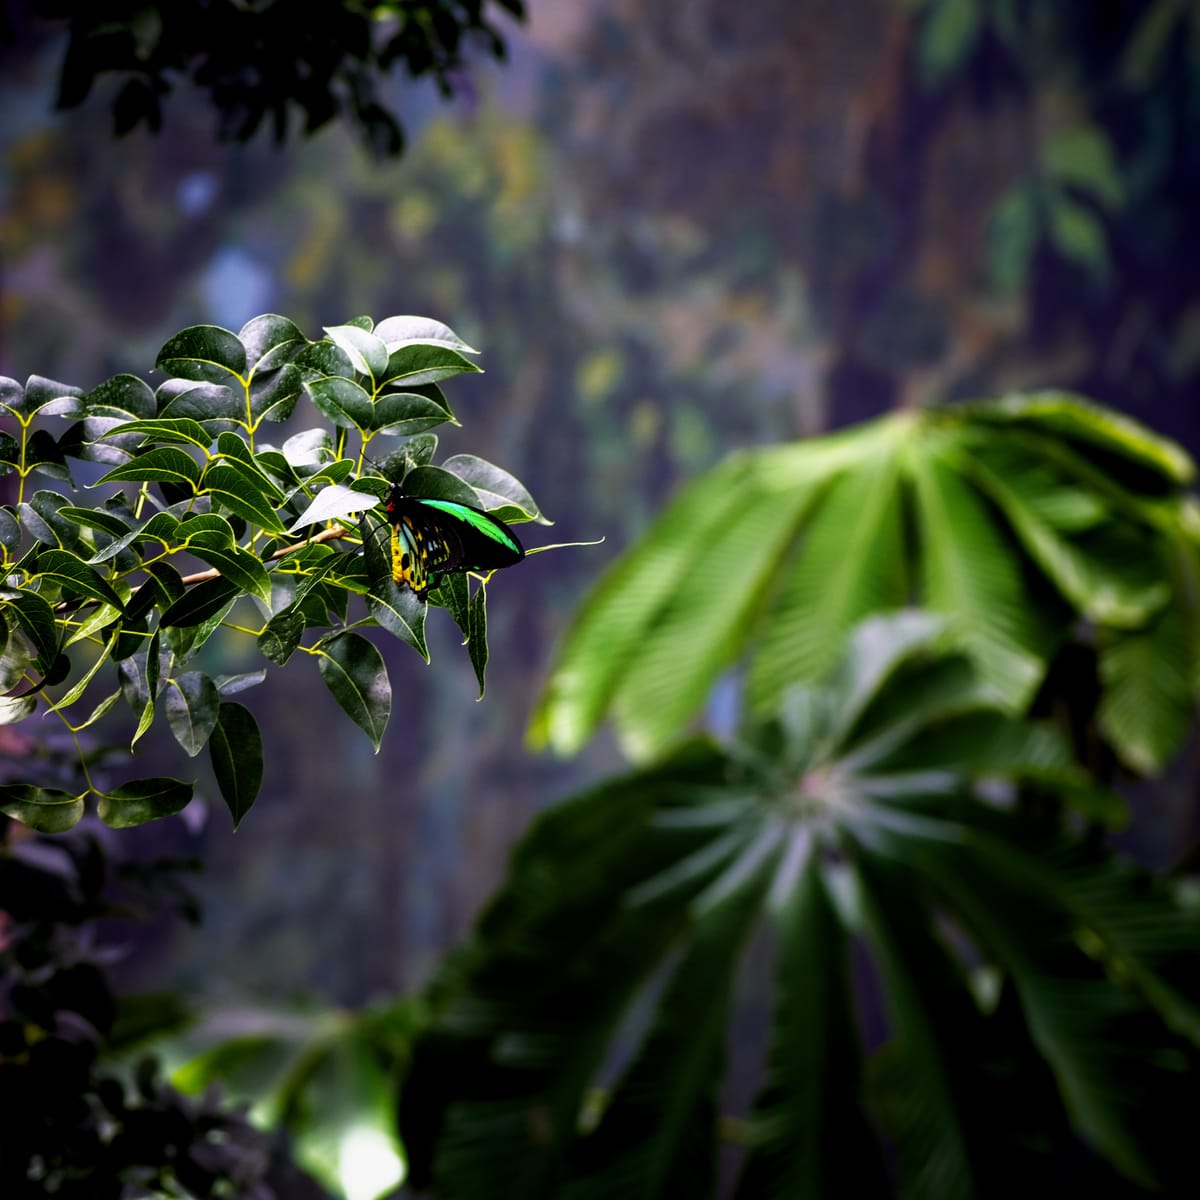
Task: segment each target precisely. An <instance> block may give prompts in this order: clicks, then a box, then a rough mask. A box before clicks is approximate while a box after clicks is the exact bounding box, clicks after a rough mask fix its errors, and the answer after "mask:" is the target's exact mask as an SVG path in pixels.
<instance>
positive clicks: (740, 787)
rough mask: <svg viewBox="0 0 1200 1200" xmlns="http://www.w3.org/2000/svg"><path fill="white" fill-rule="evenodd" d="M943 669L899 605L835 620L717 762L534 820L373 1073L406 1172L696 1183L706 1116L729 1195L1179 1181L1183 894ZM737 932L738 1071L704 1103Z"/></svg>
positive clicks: (1188, 1005) (671, 758) (476, 1182)
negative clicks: (397, 1059) (757, 1031)
mask: <svg viewBox="0 0 1200 1200" xmlns="http://www.w3.org/2000/svg"><path fill="white" fill-rule="evenodd" d="M973 658H974V655H971V654H967V653H964V652H963V648H962V646H961V643H959V644H956V640H955V639H953V638H947V636H946V631H945V627H944V624H943V623H942V622H941V621H939V620H938V619H937V618H934V617H931V616H930V615H928V614H925V613H918V612H909V613H903V614H899V615H895V616H891V617H887V618H875V619H873V620H869V621H866V622H864V623H862V624H860V625H859V626H858V627H857V628H856V630H855V631H854V632H853V634H852V635H851V636H850V639H849V643H848V647H847V649H846V651H845V654H844V656H843V658H842V662H841V666H840V669H839V670H838V671H837V672H836V673H835V674H834V676H833V678H832V680H831V681H830V682H829V683H828V684H827V685H826V686H824V687H810V688H804V687H801V688H793V689H790V690H788V691H787V692H785V693H784V694H783V695H782V697H780V698H779V699H778V700H777V701H776V702H775V703H774V704H773V705H772V706H771V712H770V714H769V715H768V716H766V718H765V719H764V720H762V721H755V722H753V723H751V724H748V725H747V726H746V727H745V728H744V729H743V730H742V733H741V736H740V738H739V739H738V740H737V741H736V742H735V743H734V744H733V745H732V746H731V747H730V748H729V749H722V748H719V747H717V746H715V745H713V744H711V743H709V742H704V741H696V742H689V743H685V744H684V745H683V746H681V747H676V748H675V749H673V750H672V751H671V752H670V753H668V754H666V755H664V756H662V757H661V758H660V759H659V760H658V761H656V762H655V763H654V764H653V765H651V766H649V767H647V768H645V769H644V770H642V771H639V772H637V773H635V774H632V775H627V776H624V777H622V778H618V779H615V780H612V781H610V782H608V783H605V784H602V785H600V786H598V787H597V788H595V789H594V790H592V791H590V792H588V793H585V794H584V795H582V796H578V797H576V798H574V799H571V800H568V801H566V802H564V803H563V804H561V805H559V806H558V807H556V808H555V809H553V810H552V811H550V812H549V813H547V814H546V815H544V816H543V817H541V818H540V819H539V820H538V821H536V822H535V823H534V825H533V827H532V829H531V830H530V832H529V833H528V834H527V835H526V837H525V838H524V839H523V840H522V841H521V843H520V844H519V845H518V847H517V849H516V851H515V853H514V856H513V860H512V864H511V867H510V871H509V875H508V878H507V880H506V882H505V884H504V885H503V887H502V888H501V889H500V891H499V892H498V894H497V895H496V897H495V899H494V900H493V901H492V903H491V904H490V905H489V906H488V908H487V909H486V910H485V912H484V914H483V915H482V917H481V918H480V920H479V923H478V926H477V927H476V930H475V932H474V934H473V936H472V937H471V938H470V939H469V940H468V942H467V943H466V945H465V946H464V947H462V949H461V950H460V951H459V952H458V953H456V954H455V955H452V956H451V957H450V958H449V960H448V961H447V963H446V965H445V966H444V968H443V969H442V971H441V972H440V973H439V975H438V976H437V977H436V979H435V981H434V984H433V986H432V988H431V992H430V996H431V1005H432V1011H433V1019H432V1021H431V1024H430V1026H429V1027H428V1029H427V1030H426V1031H424V1032H423V1033H422V1034H421V1036H419V1037H418V1039H417V1043H416V1047H415V1050H414V1055H413V1065H412V1068H411V1070H410V1072H409V1075H408V1077H407V1079H406V1081H405V1084H404V1089H403V1093H402V1108H401V1131H402V1134H403V1137H404V1140H405V1144H406V1146H407V1148H408V1150H409V1154H410V1159H411V1164H412V1181H413V1183H414V1185H415V1186H417V1187H422V1186H432V1187H434V1188H435V1189H436V1192H437V1194H438V1195H444V1196H453V1197H455V1200H469V1198H470V1197H476V1196H478V1197H486V1196H491V1195H494V1194H495V1190H494V1189H495V1181H496V1180H497V1179H501V1178H502V1179H504V1181H505V1194H506V1195H507V1196H512V1197H551V1196H553V1197H571V1198H577V1197H579V1198H581V1197H585V1196H586V1197H593V1196H594V1197H606V1196H616V1195H619V1196H622V1197H646V1198H647V1200H649V1198H652V1197H665V1196H683V1195H686V1196H690V1197H703V1196H708V1195H712V1194H714V1192H715V1190H716V1183H717V1178H718V1169H717V1160H718V1146H719V1139H720V1137H721V1133H722V1129H725V1130H727V1131H730V1133H729V1135H730V1136H732V1137H734V1138H735V1140H736V1141H737V1142H738V1143H739V1144H740V1146H741V1147H742V1149H743V1150H744V1154H743V1155H742V1156H740V1157H741V1159H742V1162H741V1172H740V1176H739V1181H738V1183H737V1184H736V1186H735V1187H734V1188H733V1191H732V1195H734V1196H736V1197H771V1198H775V1197H778V1198H780V1200H782V1198H784V1197H794V1196H834V1195H854V1196H884V1195H891V1194H893V1187H894V1186H895V1188H896V1190H897V1192H898V1194H902V1195H914V1196H930V1197H934V1196H937V1197H943V1196H992V1195H995V1196H1003V1195H1011V1194H1012V1193H1013V1192H1014V1191H1015V1190H1018V1189H1019V1188H1021V1187H1022V1186H1025V1185H1026V1184H1027V1182H1028V1181H1029V1180H1031V1179H1036V1180H1039V1181H1042V1185H1044V1186H1046V1187H1049V1188H1051V1189H1052V1190H1059V1189H1062V1190H1064V1191H1075V1190H1077V1189H1078V1188H1079V1187H1080V1186H1084V1185H1086V1186H1088V1187H1089V1188H1100V1189H1101V1190H1102V1193H1103V1194H1104V1195H1135V1194H1139V1195H1140V1194H1143V1193H1142V1191H1141V1189H1149V1190H1156V1189H1162V1190H1163V1191H1164V1192H1165V1193H1166V1194H1171V1195H1178V1194H1182V1192H1183V1191H1185V1190H1186V1187H1187V1181H1188V1180H1189V1179H1190V1176H1191V1155H1190V1143H1189V1140H1188V1133H1187V1130H1188V1129H1189V1128H1190V1125H1191V1122H1192V1119H1193V1117H1194V1114H1195V1111H1196V1110H1195V1100H1196V1079H1197V1074H1196V1072H1197V1067H1198V1066H1200V1060H1198V1049H1200V991H1198V990H1197V980H1196V977H1195V973H1194V971H1192V970H1191V966H1192V965H1193V964H1194V959H1195V948H1196V945H1197V938H1198V937H1200V922H1198V920H1197V912H1196V909H1195V907H1194V905H1193V906H1188V905H1186V904H1183V903H1181V902H1180V898H1179V896H1178V895H1177V894H1176V891H1175V889H1172V888H1169V887H1165V886H1162V885H1161V884H1156V883H1154V882H1152V881H1151V879H1150V878H1149V877H1148V876H1147V875H1146V874H1145V873H1144V872H1142V871H1139V870H1135V869H1133V868H1131V867H1130V866H1128V865H1127V864H1124V863H1122V862H1120V861H1119V860H1117V859H1115V858H1113V857H1112V856H1111V855H1110V854H1109V853H1108V852H1107V851H1106V850H1104V849H1102V848H1101V846H1100V844H1099V843H1098V842H1097V840H1096V839H1095V838H1094V837H1089V836H1083V835H1081V834H1080V833H1079V832H1072V830H1073V829H1075V828H1076V826H1077V822H1076V821H1075V820H1074V819H1073V818H1072V813H1073V811H1077V810H1078V809H1079V807H1080V806H1082V811H1084V812H1085V813H1087V814H1088V816H1089V819H1094V817H1095V816H1096V814H1097V813H1098V812H1103V811H1112V810H1113V807H1114V805H1115V807H1116V810H1117V811H1118V812H1119V809H1120V802H1119V801H1116V800H1115V798H1112V799H1108V800H1106V799H1104V798H1103V795H1102V791H1101V789H1100V788H1098V786H1097V785H1096V783H1095V782H1094V781H1093V780H1091V779H1090V777H1089V776H1088V775H1087V774H1086V772H1084V771H1083V770H1082V769H1081V768H1080V767H1078V766H1077V765H1076V764H1075V763H1074V762H1073V761H1072V753H1071V748H1070V746H1069V743H1068V742H1067V741H1066V739H1064V738H1062V737H1061V736H1060V735H1058V734H1056V733H1055V732H1053V731H1052V730H1051V729H1050V728H1048V727H1044V726H1038V725H1033V724H1027V723H1025V722H1023V721H1021V720H1019V719H1016V718H1013V717H1011V716H1010V715H1008V714H1007V713H1006V712H1005V711H1004V709H1003V708H1001V707H999V706H998V704H997V694H996V691H995V689H994V688H991V687H989V686H987V684H986V682H985V681H984V680H981V679H980V678H979V677H978V676H977V675H976V672H975V670H974V668H973ZM667 690H668V691H669V689H667ZM764 922H765V923H766V924H767V925H768V927H769V930H770V934H769V939H768V941H769V948H770V955H771V957H772V958H773V959H774V964H775V968H774V976H775V982H774V988H775V1001H774V1015H773V1018H772V1021H771V1031H770V1036H769V1043H770V1046H769V1056H768V1064H767V1066H766V1071H765V1079H762V1080H761V1081H759V1082H760V1083H761V1087H760V1090H759V1096H758V1099H757V1100H756V1101H755V1103H754V1104H753V1106H752V1107H751V1108H750V1111H749V1114H748V1116H747V1117H745V1118H744V1120H743V1119H742V1117H741V1114H740V1112H738V1111H736V1110H735V1112H734V1113H733V1117H734V1118H736V1120H731V1119H730V1118H728V1117H727V1118H726V1119H725V1120H724V1122H722V1121H721V1120H720V1119H719V1118H720V1116H721V1113H722V1107H721V1083H722V1080H723V1079H724V1078H725V1076H726V1065H725V1057H726V1047H727V1045H728V1044H729V1034H728V1024H729V1020H730V1014H731V1009H733V1008H734V1007H735V1006H736V1004H737V1003H738V1001H739V1000H741V1001H742V1002H744V1001H745V999H746V996H745V993H744V991H743V990H742V988H741V987H740V986H739V984H740V981H741V979H742V976H743V973H744V971H745V965H744V960H745V959H746V957H747V956H748V947H749V946H750V944H751V943H752V942H753V941H754V940H755V938H756V936H758V934H757V933H756V931H759V930H760V926H761V925H762V924H763V923H764ZM852 948H853V949H854V957H853V962H854V963H855V969H854V971H853V972H852V970H851V962H852V958H851V950H852ZM864 956H865V958H866V959H867V960H869V962H870V967H869V969H868V968H866V967H865V964H864ZM868 981H869V982H868ZM875 987H878V988H879V989H880V990H881V992H882V996H883V1001H884V1003H885V1005H886V1012H887V1033H886V1039H885V1040H883V1044H882V1045H870V1046H868V1047H867V1051H868V1053H869V1057H870V1061H869V1062H866V1063H864V1048H863V1037H862V1034H861V1032H860V1030H859V1028H858V1026H857V1022H856V1020H855V1017H854V1014H855V1011H856V1008H858V1007H859V1004H860V1003H861V1002H862V996H863V993H864V992H866V993H867V994H871V993H873V992H874V990H875ZM856 997H857V999H856ZM733 1044H734V1045H735V1046H736V1047H737V1050H738V1057H739V1060H741V1059H744V1057H745V1053H746V1051H745V1045H744V1043H743V1042H738V1041H735V1042H734V1043H733ZM743 1068H744V1069H745V1064H744V1063H743ZM750 1069H751V1073H752V1074H753V1073H754V1072H753V1067H751V1068H750ZM610 1081H612V1082H610ZM756 1086H757V1084H756ZM726 1111H728V1110H726ZM1081 1141H1082V1143H1084V1144H1086V1145H1087V1146H1088V1147H1090V1149H1091V1151H1092V1152H1094V1154H1095V1156H1096V1157H1095V1158H1093V1157H1091V1156H1089V1155H1088V1154H1085V1153H1083V1152H1082V1151H1081V1146H1080V1142H1081ZM893 1172H895V1174H896V1175H897V1176H898V1181H897V1182H895V1184H894V1183H893V1178H892V1177H893ZM1121 1177H1124V1178H1125V1179H1126V1180H1128V1181H1130V1186H1123V1185H1122V1183H1121ZM723 1194H729V1193H724V1192H723Z"/></svg>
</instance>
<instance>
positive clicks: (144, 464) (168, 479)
mask: <svg viewBox="0 0 1200 1200" xmlns="http://www.w3.org/2000/svg"><path fill="white" fill-rule="evenodd" d="M126 479H128V480H133V481H136V482H142V481H145V482H149V483H174V484H180V485H183V486H186V487H189V488H194V487H195V486H196V485H197V484H198V483H199V482H200V467H199V465H198V464H197V463H196V460H195V459H194V458H193V457H192V456H191V455H190V454H188V453H187V452H186V451H184V450H180V449H179V447H178V446H159V447H157V448H155V449H153V450H147V451H146V452H145V453H144V454H138V455H136V456H135V457H133V458H131V459H130V460H129V461H128V462H127V463H124V464H122V465H121V466H119V467H114V468H113V469H112V470H111V471H109V472H108V474H107V475H105V476H103V477H102V478H101V479H100V480H99V481H98V482H100V483H116V482H118V481H120V480H126Z"/></svg>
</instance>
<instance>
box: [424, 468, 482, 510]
mask: <svg viewBox="0 0 1200 1200" xmlns="http://www.w3.org/2000/svg"><path fill="white" fill-rule="evenodd" d="M404 492H405V495H408V496H420V497H423V498H425V499H429V500H453V501H454V502H455V503H456V504H469V505H470V506H471V507H472V508H484V507H486V506H485V505H484V503H483V500H482V499H481V497H480V495H479V493H478V492H477V491H476V490H475V489H474V488H473V487H472V486H471V485H470V484H469V483H467V482H466V481H465V480H463V479H461V478H460V477H459V476H458V475H456V474H454V472H452V471H447V470H445V469H444V468H442V467H413V469H412V470H411V471H409V473H408V474H407V475H405V477H404Z"/></svg>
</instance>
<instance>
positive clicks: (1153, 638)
mask: <svg viewBox="0 0 1200 1200" xmlns="http://www.w3.org/2000/svg"><path fill="white" fill-rule="evenodd" d="M1198 661H1200V653H1198V649H1197V636H1196V630H1195V626H1194V623H1193V622H1192V621H1189V620H1187V619H1186V618H1185V615H1184V613H1183V612H1181V611H1180V608H1179V606H1177V605H1175V606H1172V607H1170V608H1166V609H1164V610H1163V611H1162V612H1161V613H1160V614H1159V615H1158V616H1157V617H1156V618H1155V619H1154V620H1153V621H1152V622H1151V624H1150V625H1149V626H1148V627H1147V628H1145V629H1140V630H1136V631H1125V630H1120V631H1114V632H1113V633H1111V634H1109V635H1108V636H1107V637H1105V638H1104V640H1103V641H1102V643H1101V646H1100V678H1101V681H1102V682H1103V685H1104V691H1103V695H1102V697H1101V700H1100V709H1099V712H1098V713H1097V719H1098V721H1099V723H1100V728H1101V729H1102V730H1103V732H1104V735H1105V736H1106V737H1107V738H1108V739H1109V740H1110V741H1111V742H1112V744H1113V746H1114V747H1115V749H1116V751H1117V753H1118V754H1119V755H1120V756H1121V758H1122V760H1123V761H1124V762H1125V763H1127V764H1128V765H1129V766H1130V767H1132V768H1134V770H1136V771H1139V772H1141V773H1142V774H1145V775H1153V774H1156V773H1157V772H1159V771H1160V770H1162V768H1163V767H1164V766H1166V764H1167V762H1168V760H1169V759H1170V757H1171V755H1172V754H1173V753H1174V752H1175V751H1176V749H1178V747H1179V746H1180V745H1181V744H1182V742H1183V739H1184V737H1185V736H1186V735H1187V731H1188V728H1189V726H1190V724H1191V718H1192V709H1193V706H1194V696H1195V692H1194V680H1195V678H1196V674H1195V672H1196V665H1197V662H1198Z"/></svg>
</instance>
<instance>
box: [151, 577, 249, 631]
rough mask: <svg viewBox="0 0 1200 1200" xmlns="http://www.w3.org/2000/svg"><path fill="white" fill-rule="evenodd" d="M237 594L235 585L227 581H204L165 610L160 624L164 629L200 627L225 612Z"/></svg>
mask: <svg viewBox="0 0 1200 1200" xmlns="http://www.w3.org/2000/svg"><path fill="white" fill-rule="evenodd" d="M238 594H239V589H238V587H237V585H236V584H234V583H231V582H230V581H229V580H228V579H224V578H217V579H206V580H205V581H204V582H203V583H199V584H197V585H196V586H195V587H193V588H191V589H190V590H189V591H188V593H187V594H186V595H185V596H181V597H180V598H179V599H178V600H176V601H175V602H174V603H173V604H172V605H171V606H170V607H169V608H167V609H166V611H165V612H164V613H163V615H162V617H161V618H160V623H161V624H162V626H163V627H164V628H165V627H166V626H168V625H179V626H192V625H201V624H203V623H204V622H205V621H207V620H208V619H209V618H210V617H213V616H215V615H217V614H218V613H223V612H225V611H226V610H227V609H228V608H229V606H230V605H231V604H232V603H233V602H234V600H236V599H237V597H238Z"/></svg>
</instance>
